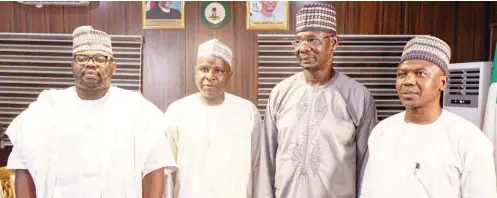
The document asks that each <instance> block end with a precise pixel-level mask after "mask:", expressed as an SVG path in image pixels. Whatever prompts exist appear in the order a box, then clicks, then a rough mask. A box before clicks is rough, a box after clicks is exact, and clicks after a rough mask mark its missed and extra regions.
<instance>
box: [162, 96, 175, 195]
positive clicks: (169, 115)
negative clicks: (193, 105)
mask: <svg viewBox="0 0 497 198" xmlns="http://www.w3.org/2000/svg"><path fill="white" fill-rule="evenodd" d="M175 109H176V103H172V104H171V105H170V106H169V108H167V110H166V112H165V114H164V122H165V123H166V129H165V135H166V137H167V140H168V142H169V146H170V150H171V152H172V154H173V158H174V160H175V161H177V157H178V142H177V140H178V130H177V128H178V122H177V119H176V118H177V117H178V115H176V111H175ZM174 171H176V170H174V169H171V170H167V171H166V182H165V183H166V187H165V188H166V190H165V192H164V193H165V194H164V196H163V197H165V198H173V197H174V190H175V188H174V182H175V181H174V178H173V177H172V172H174ZM176 176H177V175H176Z"/></svg>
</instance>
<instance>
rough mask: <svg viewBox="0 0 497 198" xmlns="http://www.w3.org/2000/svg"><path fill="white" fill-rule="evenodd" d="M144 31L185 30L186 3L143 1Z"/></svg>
mask: <svg viewBox="0 0 497 198" xmlns="http://www.w3.org/2000/svg"><path fill="white" fill-rule="evenodd" d="M142 18H143V29H185V2H184V1H143V2H142Z"/></svg>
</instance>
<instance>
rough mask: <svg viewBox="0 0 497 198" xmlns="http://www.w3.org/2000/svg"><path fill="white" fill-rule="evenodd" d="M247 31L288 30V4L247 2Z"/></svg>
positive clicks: (280, 2)
mask: <svg viewBox="0 0 497 198" xmlns="http://www.w3.org/2000/svg"><path fill="white" fill-rule="evenodd" d="M247 9H248V10H247V29H249V30H250V29H254V30H255V29H261V30H271V29H288V20H289V2H286V1H247Z"/></svg>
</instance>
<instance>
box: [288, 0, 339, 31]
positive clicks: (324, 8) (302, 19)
mask: <svg viewBox="0 0 497 198" xmlns="http://www.w3.org/2000/svg"><path fill="white" fill-rule="evenodd" d="M296 21H297V24H296V28H295V33H299V32H303V31H308V30H320V31H323V32H328V33H332V34H334V35H336V33H337V24H336V11H335V7H333V6H331V5H328V4H322V3H313V4H306V5H304V7H303V8H301V9H300V10H299V11H298V12H297V19H296Z"/></svg>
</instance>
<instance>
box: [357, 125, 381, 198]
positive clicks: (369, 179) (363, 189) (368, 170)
mask: <svg viewBox="0 0 497 198" xmlns="http://www.w3.org/2000/svg"><path fill="white" fill-rule="evenodd" d="M383 130H384V129H383V128H382V127H381V126H380V125H376V126H375V127H374V128H373V130H371V134H370V137H369V139H368V140H367V144H368V160H367V161H366V162H365V163H366V164H365V168H364V175H363V178H362V182H361V184H360V187H359V188H360V191H359V193H358V194H357V195H358V196H357V197H359V198H373V197H374V195H375V194H374V193H373V190H374V186H373V185H374V184H375V181H376V182H378V181H379V180H380V179H381V177H380V178H377V177H376V175H375V171H374V170H375V168H376V167H374V166H375V163H374V160H375V159H374V158H375V154H376V153H374V152H375V150H374V145H373V144H374V142H375V139H376V138H378V136H379V134H380V133H381V132H382V131H383Z"/></svg>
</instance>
